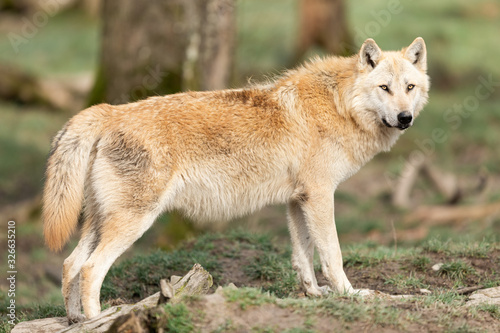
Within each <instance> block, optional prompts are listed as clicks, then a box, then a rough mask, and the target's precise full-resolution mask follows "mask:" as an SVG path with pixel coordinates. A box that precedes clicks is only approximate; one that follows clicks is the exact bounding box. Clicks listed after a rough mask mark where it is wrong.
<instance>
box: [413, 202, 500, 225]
mask: <svg viewBox="0 0 500 333" xmlns="http://www.w3.org/2000/svg"><path fill="white" fill-rule="evenodd" d="M497 214H500V202H494V203H490V204H478V205H474V206H460V207H457V206H422V207H419V208H418V209H417V210H416V211H414V212H413V213H411V214H409V215H408V216H407V217H406V218H405V220H404V222H405V223H411V222H414V221H426V222H427V223H429V224H433V225H440V224H445V223H448V222H457V221H466V220H482V219H485V218H487V217H491V216H495V215H497Z"/></svg>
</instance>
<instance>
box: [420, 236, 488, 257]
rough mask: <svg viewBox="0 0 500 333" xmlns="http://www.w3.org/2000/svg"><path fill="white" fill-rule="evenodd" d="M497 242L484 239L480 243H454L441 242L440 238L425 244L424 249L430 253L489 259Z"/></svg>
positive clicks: (469, 241) (432, 239)
mask: <svg viewBox="0 0 500 333" xmlns="http://www.w3.org/2000/svg"><path fill="white" fill-rule="evenodd" d="M494 243H495V242H491V241H489V240H487V239H485V238H483V239H482V240H481V241H480V242H476V241H472V240H462V241H452V240H450V239H447V240H445V241H444V240H441V239H439V238H431V239H429V240H427V241H426V242H424V244H423V245H422V248H423V249H424V250H426V251H429V252H434V253H444V254H448V255H454V256H463V257H474V258H487V257H488V255H489V254H490V253H491V251H492V250H494V249H495V246H493V244H494Z"/></svg>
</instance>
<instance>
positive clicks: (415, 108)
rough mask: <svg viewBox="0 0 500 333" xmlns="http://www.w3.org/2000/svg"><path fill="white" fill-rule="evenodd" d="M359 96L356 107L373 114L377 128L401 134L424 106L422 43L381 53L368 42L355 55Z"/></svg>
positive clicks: (425, 80) (424, 54)
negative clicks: (388, 128) (393, 130)
mask: <svg viewBox="0 0 500 333" xmlns="http://www.w3.org/2000/svg"><path fill="white" fill-rule="evenodd" d="M358 66H359V70H360V73H361V75H360V76H359V77H358V81H357V85H358V87H359V89H361V90H362V94H360V95H358V96H361V97H360V99H359V100H357V101H356V104H358V105H359V104H361V106H362V108H363V109H365V110H368V112H370V113H373V114H372V115H373V116H375V118H376V119H375V120H376V122H377V123H379V125H380V126H387V127H390V128H398V129H400V130H404V129H406V128H408V127H410V126H411V125H412V124H413V120H414V119H415V117H416V116H417V115H418V113H419V112H420V110H422V108H423V107H424V105H425V103H426V102H427V97H428V95H427V92H428V90H429V77H428V76H427V74H426V72H427V51H426V48H425V42H424V40H423V39H422V38H421V37H418V38H417V39H415V40H414V41H413V43H411V45H410V46H408V47H407V48H404V49H402V50H401V51H389V52H382V50H380V48H379V47H378V45H377V44H376V43H375V41H374V40H373V39H367V40H366V41H365V42H364V43H363V45H362V46H361V49H360V51H359V54H358Z"/></svg>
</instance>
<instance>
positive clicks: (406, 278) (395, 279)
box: [384, 273, 429, 288]
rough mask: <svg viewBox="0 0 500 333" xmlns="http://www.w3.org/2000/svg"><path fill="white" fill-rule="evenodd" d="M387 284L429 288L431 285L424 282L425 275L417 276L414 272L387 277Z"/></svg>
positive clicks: (400, 286)
mask: <svg viewBox="0 0 500 333" xmlns="http://www.w3.org/2000/svg"><path fill="white" fill-rule="evenodd" d="M384 283H385V284H392V285H394V286H396V287H398V288H428V287H429V286H428V285H427V284H425V283H424V278H423V277H416V276H415V275H414V274H411V273H410V274H409V275H407V274H398V275H395V276H391V277H387V278H386V279H385V282H384Z"/></svg>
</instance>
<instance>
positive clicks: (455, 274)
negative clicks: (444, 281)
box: [438, 260, 476, 280]
mask: <svg viewBox="0 0 500 333" xmlns="http://www.w3.org/2000/svg"><path fill="white" fill-rule="evenodd" d="M438 273H439V274H441V275H445V276H448V277H449V278H450V279H453V280H463V279H465V278H466V277H467V276H468V275H469V274H476V270H475V269H474V268H473V267H472V266H471V265H469V264H467V263H466V262H463V261H462V260H456V261H452V262H449V263H444V264H443V265H442V266H441V268H439V271H438Z"/></svg>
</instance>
